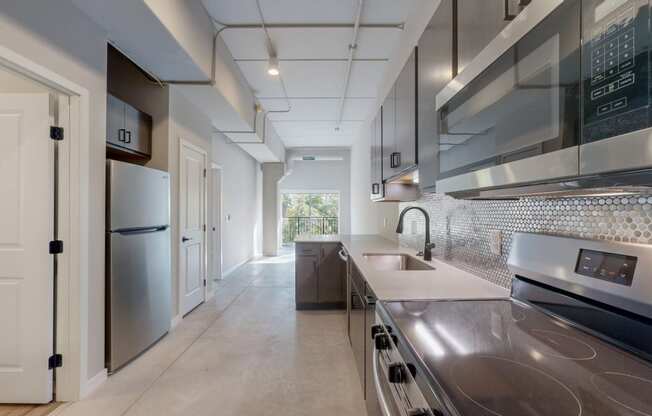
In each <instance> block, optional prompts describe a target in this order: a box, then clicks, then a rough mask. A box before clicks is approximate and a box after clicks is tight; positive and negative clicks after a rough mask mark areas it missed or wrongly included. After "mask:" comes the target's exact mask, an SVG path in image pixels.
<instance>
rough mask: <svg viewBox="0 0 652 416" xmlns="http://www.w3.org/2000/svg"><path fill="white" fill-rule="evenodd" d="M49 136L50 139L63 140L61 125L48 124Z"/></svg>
mask: <svg viewBox="0 0 652 416" xmlns="http://www.w3.org/2000/svg"><path fill="white" fill-rule="evenodd" d="M50 138H51V139H52V140H63V127H55V126H50Z"/></svg>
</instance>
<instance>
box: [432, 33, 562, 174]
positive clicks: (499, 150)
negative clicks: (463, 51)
mask: <svg viewBox="0 0 652 416" xmlns="http://www.w3.org/2000/svg"><path fill="white" fill-rule="evenodd" d="M518 52H519V49H518V48H512V49H511V50H510V51H508V52H507V53H506V54H505V55H503V56H502V57H501V58H500V59H499V61H497V62H496V63H494V64H493V65H492V67H491V68H489V69H488V70H487V71H486V72H485V73H484V74H483V75H481V76H480V77H481V78H485V79H484V80H479V79H478V80H476V81H484V82H482V83H478V85H477V86H476V85H473V83H472V84H470V85H469V87H467V88H470V89H473V93H471V94H468V95H470V97H469V98H468V99H465V100H462V101H461V102H459V104H458V105H456V106H455V104H454V103H452V104H453V105H450V106H449V112H448V113H446V114H445V117H444V118H443V120H442V127H443V128H442V134H441V146H440V152H441V165H442V166H441V170H442V172H445V173H446V176H453V175H457V174H460V173H464V172H465V171H470V170H478V169H481V168H485V167H490V166H495V165H497V164H500V163H504V160H505V159H506V158H509V157H510V155H514V154H522V152H523V151H524V150H525V149H528V151H530V152H531V149H532V148H534V147H535V148H537V149H542V146H541V143H542V142H545V141H548V140H554V139H556V138H557V137H559V114H560V109H559V106H560V85H559V84H560V82H559V35H555V36H553V37H552V38H550V39H548V40H547V41H546V42H544V43H543V44H541V45H539V46H538V47H537V48H536V49H534V50H533V51H531V52H530V53H528V54H527V55H525V56H523V57H521V58H520V59H519V56H518V55H519V54H518ZM480 84H482V86H481V87H480ZM463 93H464V92H463Z"/></svg>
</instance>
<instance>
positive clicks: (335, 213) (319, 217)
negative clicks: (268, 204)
mask: <svg viewBox="0 0 652 416" xmlns="http://www.w3.org/2000/svg"><path fill="white" fill-rule="evenodd" d="M282 198H283V206H282V209H283V244H288V243H293V242H294V240H295V239H296V237H297V236H298V235H301V234H312V235H326V234H337V233H338V232H339V212H340V195H339V193H334V192H333V193H307V192H306V193H284V194H283V197H282Z"/></svg>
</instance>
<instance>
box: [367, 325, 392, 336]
mask: <svg viewBox="0 0 652 416" xmlns="http://www.w3.org/2000/svg"><path fill="white" fill-rule="evenodd" d="M384 331H387V332H388V333H390V334H391V333H392V327H389V326H383V325H374V326H372V327H371V339H374V338H375V337H376V335H378V334H382V333H383V332H384Z"/></svg>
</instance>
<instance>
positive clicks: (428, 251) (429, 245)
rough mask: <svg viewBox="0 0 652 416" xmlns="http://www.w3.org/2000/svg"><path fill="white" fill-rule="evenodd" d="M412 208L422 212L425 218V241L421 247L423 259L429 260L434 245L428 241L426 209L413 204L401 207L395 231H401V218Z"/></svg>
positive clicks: (428, 228) (428, 218) (428, 216)
mask: <svg viewBox="0 0 652 416" xmlns="http://www.w3.org/2000/svg"><path fill="white" fill-rule="evenodd" d="M413 209H414V210H417V211H420V212H421V213H422V214H423V216H424V218H425V219H426V241H425V244H424V247H423V259H424V260H426V261H430V260H432V249H433V248H435V245H434V244H433V243H431V242H430V215H428V211H426V210H425V209H423V208H421V207H414V206H412V207H406V208H405V209H403V211H401V214H400V215H399V216H398V224H397V225H396V232H397V233H398V234H402V233H403V218H404V217H405V214H406V213H407V212H408V211H411V210H413Z"/></svg>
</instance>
